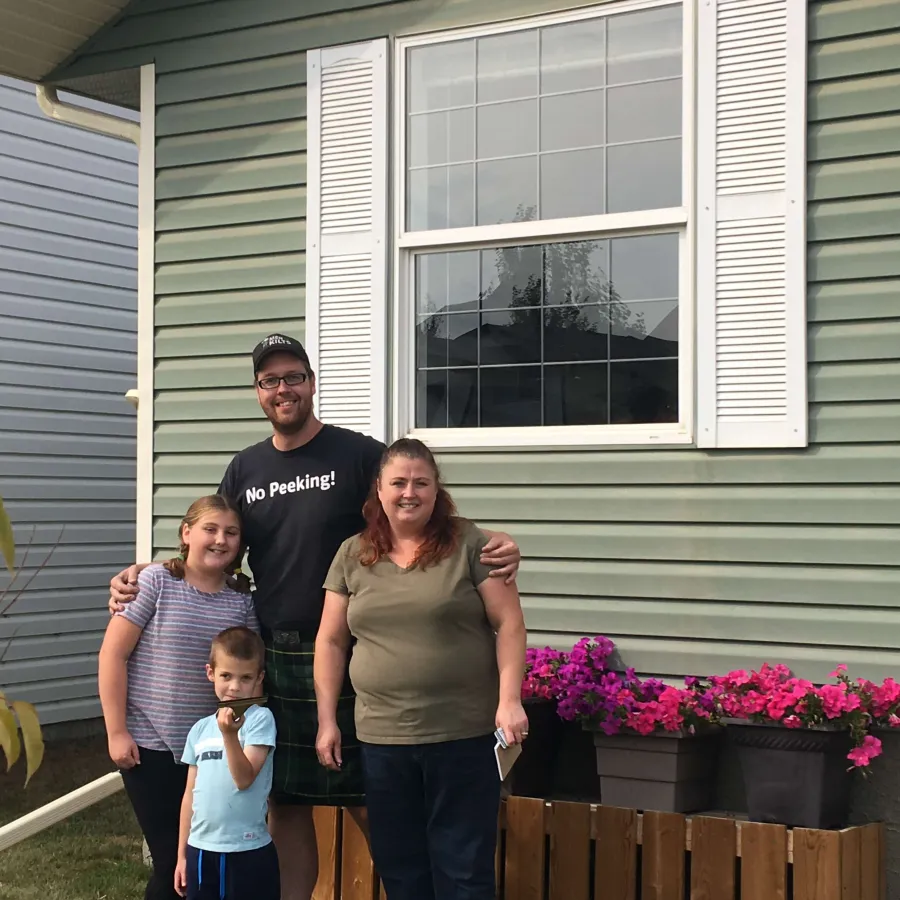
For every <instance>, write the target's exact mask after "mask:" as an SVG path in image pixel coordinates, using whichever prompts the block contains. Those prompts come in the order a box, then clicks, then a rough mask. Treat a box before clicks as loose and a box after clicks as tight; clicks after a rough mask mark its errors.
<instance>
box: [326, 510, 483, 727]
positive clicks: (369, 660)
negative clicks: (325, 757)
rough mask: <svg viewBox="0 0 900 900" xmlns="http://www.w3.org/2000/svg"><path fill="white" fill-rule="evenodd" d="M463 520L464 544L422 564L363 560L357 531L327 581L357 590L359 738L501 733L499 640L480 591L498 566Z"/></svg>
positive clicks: (353, 663) (330, 586) (354, 677)
mask: <svg viewBox="0 0 900 900" xmlns="http://www.w3.org/2000/svg"><path fill="white" fill-rule="evenodd" d="M457 524H458V528H459V532H458V534H459V537H458V541H457V546H456V550H455V551H454V552H453V554H452V555H451V556H449V557H448V558H446V559H444V560H442V561H441V562H440V563H437V564H436V565H433V566H429V567H428V568H427V569H424V570H423V569H421V568H418V567H416V568H411V569H402V568H400V566H398V565H397V564H396V563H395V562H393V561H392V560H390V559H382V560H380V561H379V562H377V563H375V564H374V565H372V566H363V565H362V564H361V563H360V561H359V550H360V540H359V537H358V536H356V537H352V538H349V539H348V540H346V541H344V543H343V544H342V545H341V548H340V550H338V552H337V556H335V558H334V562H333V563H332V565H331V569H330V570H329V572H328V577H327V578H326V580H325V589H326V590H328V591H334V592H336V593H338V594H343V595H344V596H345V597H348V598H349V606H348V612H347V621H348V624H349V627H350V633H351V634H352V635H353V637H354V638H355V639H356V644H355V645H354V647H353V651H352V656H351V659H350V680H351V681H352V683H353V687H354V690H355V691H356V734H357V737H358V738H359V739H360V740H361V741H365V742H366V743H370V744H431V743H437V742H439V741H452V740H461V739H463V738H471V737H478V736H480V735H484V734H490V733H491V732H493V731H494V717H495V714H496V710H497V700H498V693H499V675H498V671H497V650H496V640H495V636H494V632H493V629H492V628H491V625H490V623H489V622H488V619H487V615H486V614H485V610H484V603H483V602H482V599H481V596H480V594H479V593H478V585H480V584H481V583H482V582H483V581H484V580H485V579H486V578H487V577H488V573H489V572H490V569H489V567H487V566H484V565H482V564H481V562H480V561H479V557H480V556H481V551H482V548H483V547H484V545H485V544H486V543H487V538H486V537H485V535H484V534H483V533H482V532H481V531H480V530H479V529H478V528H477V527H476V526H475V525H474V524H472V523H471V522H468V521H467V520H465V519H459V520H457Z"/></svg>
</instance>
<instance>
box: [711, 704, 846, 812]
mask: <svg viewBox="0 0 900 900" xmlns="http://www.w3.org/2000/svg"><path fill="white" fill-rule="evenodd" d="M727 732H728V736H729V739H730V740H731V741H732V743H733V745H734V746H735V747H736V748H737V753H738V759H739V761H740V765H741V772H742V774H743V777H744V791H745V793H746V796H747V813H748V815H749V817H750V820H751V821H752V822H769V823H777V824H779V825H787V826H789V827H793V828H820V829H824V828H843V827H845V826H846V824H847V819H848V815H849V807H850V773H849V772H848V771H847V770H848V769H849V768H850V762H849V760H848V759H847V753H848V752H849V751H850V747H851V741H850V736H849V734H847V732H846V731H826V730H821V731H820V730H812V729H790V728H784V727H782V726H779V725H762V724H760V725H757V724H751V723H748V722H743V721H741V722H737V723H734V722H729V723H727Z"/></svg>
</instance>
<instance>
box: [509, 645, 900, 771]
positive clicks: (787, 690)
mask: <svg viewBox="0 0 900 900" xmlns="http://www.w3.org/2000/svg"><path fill="white" fill-rule="evenodd" d="M614 650H615V645H614V644H613V642H612V641H611V640H610V639H609V638H606V637H602V636H597V637H592V638H584V639H582V640H580V641H578V643H577V644H575V646H574V647H573V648H572V649H571V650H570V651H569V652H563V651H560V650H553V649H552V648H550V647H544V648H543V649H535V648H532V649H529V650H528V651H527V653H526V666H525V680H524V682H523V685H522V696H523V697H525V698H528V697H541V698H546V699H548V700H555V701H556V704H557V713H558V714H559V716H560V717H561V718H562V719H565V720H566V721H569V722H580V723H581V724H583V725H584V726H585V727H586V728H590V729H595V730H598V731H602V732H603V733H605V734H610V735H612V734H619V733H621V732H626V733H628V732H630V733H634V734H644V735H647V734H653V733H654V732H660V733H665V732H669V733H671V732H687V733H693V732H695V731H696V730H697V729H698V728H699V727H701V726H703V725H704V724H717V723H719V722H721V721H722V720H723V719H742V720H744V721H747V722H754V723H757V724H776V725H781V726H783V727H785V728H829V729H833V730H837V731H844V730H846V731H847V732H849V734H850V738H851V743H852V748H851V750H850V752H849V753H848V754H847V758H848V759H849V760H850V761H851V762H852V763H853V766H854V767H856V768H860V769H865V768H866V767H867V766H868V765H869V764H870V763H871V761H872V760H873V759H875V758H876V757H878V756H880V755H881V752H882V746H881V741H880V740H879V739H878V738H877V737H875V735H873V734H870V731H871V730H872V728H873V727H880V728H900V683H898V682H896V681H895V680H894V679H893V678H887V679H885V680H884V681H883V682H881V683H880V684H877V683H875V682H872V681H868V680H866V679H864V678H859V679H857V680H855V681H853V680H851V679H850V677H849V676H848V675H847V667H846V666H844V665H841V666H838V667H837V669H836V670H835V671H834V672H832V673H831V676H830V677H831V678H832V679H833V680H832V682H830V683H828V684H824V685H821V686H819V685H815V684H813V683H812V682H811V681H807V680H806V679H803V678H796V677H794V676H793V675H792V674H791V671H790V669H789V668H788V667H787V666H784V665H780V664H777V665H772V664H770V663H765V664H764V665H763V666H761V667H760V669H759V670H758V671H756V670H754V671H751V672H746V671H744V670H736V671H733V672H729V673H728V674H727V675H713V676H710V677H708V678H705V679H701V678H693V677H692V678H686V679H685V680H684V685H683V686H680V687H678V686H674V685H670V684H666V683H665V682H663V681H661V680H659V679H656V678H646V679H641V678H639V677H638V676H637V675H636V674H635V672H634V670H633V669H627V670H626V671H624V672H618V671H613V670H611V669H610V668H609V657H610V656H611V655H612V654H613V652H614Z"/></svg>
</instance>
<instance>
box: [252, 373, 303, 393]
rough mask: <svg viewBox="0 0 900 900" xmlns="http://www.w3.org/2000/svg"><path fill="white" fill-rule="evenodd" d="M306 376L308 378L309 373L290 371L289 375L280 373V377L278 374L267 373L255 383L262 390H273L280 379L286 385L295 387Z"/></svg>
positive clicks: (279, 382) (301, 382)
mask: <svg viewBox="0 0 900 900" xmlns="http://www.w3.org/2000/svg"><path fill="white" fill-rule="evenodd" d="M307 378H309V375H307V374H306V372H291V373H290V374H289V375H282V376H281V377H280V378H279V376H278V375H267V376H266V377H265V378H260V379H259V381H257V382H256V383H257V385H259V387H261V388H262V389H263V390H264V391H274V390H275V389H276V388H277V387H278V386H279V385H280V384H281V382H282V381H283V382H284V383H285V384H286V385H287V386H288V387H296V386H297V385H298V384H303V382H304V381H306V379H307Z"/></svg>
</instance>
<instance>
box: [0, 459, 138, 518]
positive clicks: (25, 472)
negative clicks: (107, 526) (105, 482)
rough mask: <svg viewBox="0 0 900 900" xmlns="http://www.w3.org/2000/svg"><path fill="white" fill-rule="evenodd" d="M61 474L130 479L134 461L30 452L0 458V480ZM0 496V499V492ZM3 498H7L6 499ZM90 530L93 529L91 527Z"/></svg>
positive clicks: (132, 474)
mask: <svg viewBox="0 0 900 900" xmlns="http://www.w3.org/2000/svg"><path fill="white" fill-rule="evenodd" d="M60 472H64V473H65V474H66V476H68V477H69V478H89V479H92V478H100V479H108V478H112V479H129V480H133V479H134V459H133V458H129V457H124V458H122V459H92V458H83V457H79V456H71V457H68V458H67V459H60V458H59V457H58V456H41V455H39V454H37V453H30V454H28V455H23V456H11V455H2V456H0V479H3V478H7V479H8V478H11V477H16V478H28V477H35V478H37V477H40V478H52V477H59V475H60ZM0 496H3V494H2V493H0ZM7 499H9V498H8V497H7ZM91 528H92V529H93V526H91Z"/></svg>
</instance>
